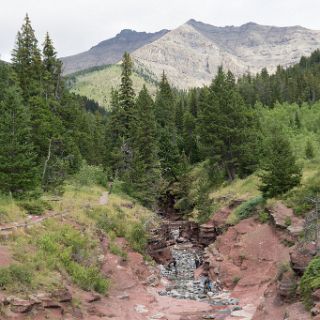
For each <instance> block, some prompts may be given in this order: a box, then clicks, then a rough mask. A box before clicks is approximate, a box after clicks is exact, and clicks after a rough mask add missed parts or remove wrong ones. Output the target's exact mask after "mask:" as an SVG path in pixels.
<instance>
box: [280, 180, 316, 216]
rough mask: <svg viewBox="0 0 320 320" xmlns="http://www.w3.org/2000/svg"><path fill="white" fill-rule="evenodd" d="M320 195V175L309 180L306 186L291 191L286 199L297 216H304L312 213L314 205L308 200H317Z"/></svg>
mask: <svg viewBox="0 0 320 320" xmlns="http://www.w3.org/2000/svg"><path fill="white" fill-rule="evenodd" d="M318 194H320V174H316V175H314V176H313V177H311V178H309V179H308V180H307V181H306V182H305V183H304V185H303V186H302V187H301V188H299V189H295V190H293V191H291V192H290V193H288V194H287V195H286V197H285V201H286V204H287V205H288V206H289V207H291V208H293V209H294V212H295V213H296V214H298V215H299V214H300V215H301V214H304V213H306V212H308V211H310V210H311V209H312V208H313V206H314V204H313V203H312V202H311V201H308V200H307V198H316V197H317V196H318Z"/></svg>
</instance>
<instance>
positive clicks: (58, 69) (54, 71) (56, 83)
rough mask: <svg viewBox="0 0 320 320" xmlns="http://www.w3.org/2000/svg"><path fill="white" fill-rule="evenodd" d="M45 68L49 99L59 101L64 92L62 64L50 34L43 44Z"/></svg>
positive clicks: (45, 83) (47, 34) (45, 84)
mask: <svg viewBox="0 0 320 320" xmlns="http://www.w3.org/2000/svg"><path fill="white" fill-rule="evenodd" d="M42 56H43V67H44V75H43V82H44V91H45V97H46V99H48V98H49V97H51V98H56V99H59V98H60V97H61V95H62V92H63V84H62V62H61V61H60V60H59V59H58V58H57V52H56V51H55V48H54V46H53V43H52V40H51V38H50V36H49V33H46V36H45V40H44V43H43V50H42Z"/></svg>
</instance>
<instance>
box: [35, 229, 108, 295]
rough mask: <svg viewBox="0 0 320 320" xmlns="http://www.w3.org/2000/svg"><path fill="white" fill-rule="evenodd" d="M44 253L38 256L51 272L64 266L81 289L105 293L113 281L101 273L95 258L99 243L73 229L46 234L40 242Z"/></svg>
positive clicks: (39, 245)
mask: <svg viewBox="0 0 320 320" xmlns="http://www.w3.org/2000/svg"><path fill="white" fill-rule="evenodd" d="M37 245H38V247H39V249H40V250H41V251H40V252H39V253H38V257H39V259H41V258H42V260H43V261H45V263H46V265H47V266H48V267H49V268H50V269H60V268H61V267H63V268H64V269H65V270H66V271H67V273H68V274H69V275H70V277H71V278H72V281H73V282H74V283H76V284H77V285H78V286H79V287H80V288H82V289H84V290H96V291H97V292H99V293H105V292H106V291H107V289H108V286H109V281H108V279H106V278H105V277H104V276H103V275H102V274H101V273H100V271H99V269H98V267H97V262H96V261H95V260H94V259H92V256H96V253H95V247H96V243H95V242H93V241H92V240H91V241H90V238H89V237H88V236H87V235H86V234H84V233H82V232H80V231H78V230H75V229H73V228H72V227H71V226H64V227H62V228H61V227H60V228H58V229H57V230H54V231H52V232H50V233H46V234H44V235H43V236H42V237H40V238H39V239H38V241H37Z"/></svg>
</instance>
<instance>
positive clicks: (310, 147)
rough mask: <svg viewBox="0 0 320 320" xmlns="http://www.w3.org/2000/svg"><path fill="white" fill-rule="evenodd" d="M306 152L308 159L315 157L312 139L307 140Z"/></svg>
mask: <svg viewBox="0 0 320 320" xmlns="http://www.w3.org/2000/svg"><path fill="white" fill-rule="evenodd" d="M305 154H306V158H307V159H313V158H314V147H313V144H312V142H311V141H310V140H308V141H307V144H306V148H305Z"/></svg>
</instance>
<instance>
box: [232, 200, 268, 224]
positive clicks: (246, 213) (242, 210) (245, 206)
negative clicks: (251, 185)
mask: <svg viewBox="0 0 320 320" xmlns="http://www.w3.org/2000/svg"><path fill="white" fill-rule="evenodd" d="M264 202H265V200H264V198H263V197H262V196H258V197H256V198H253V199H250V200H248V201H246V202H244V203H242V204H241V205H240V206H239V207H238V208H237V209H235V211H234V214H235V216H236V217H237V218H238V219H239V220H243V219H246V218H249V217H250V216H251V215H252V214H253V213H254V210H255V209H256V207H257V206H259V205H262V204H263V203H264Z"/></svg>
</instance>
